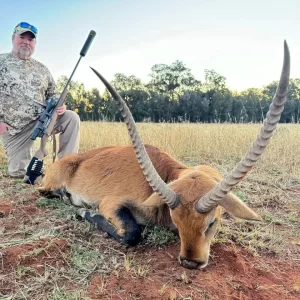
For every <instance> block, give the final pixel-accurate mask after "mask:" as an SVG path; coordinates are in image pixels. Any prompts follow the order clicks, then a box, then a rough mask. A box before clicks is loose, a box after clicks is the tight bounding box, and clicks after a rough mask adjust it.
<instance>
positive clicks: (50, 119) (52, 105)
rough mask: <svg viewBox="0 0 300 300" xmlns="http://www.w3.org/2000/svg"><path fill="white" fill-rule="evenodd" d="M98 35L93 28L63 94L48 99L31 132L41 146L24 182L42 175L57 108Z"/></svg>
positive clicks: (29, 182) (30, 164) (33, 138)
mask: <svg viewBox="0 0 300 300" xmlns="http://www.w3.org/2000/svg"><path fill="white" fill-rule="evenodd" d="M95 35H96V32H95V31H94V30H91V31H90V33H89V35H88V38H87V39H86V41H85V43H84V45H83V47H82V49H81V51H80V58H79V60H78V61H77V64H76V66H75V68H74V70H73V72H72V74H71V76H70V78H69V79H68V81H67V83H66V85H65V87H64V89H63V91H62V93H61V95H60V96H59V98H58V100H55V99H53V98H50V99H48V100H47V105H46V106H45V110H44V111H43V113H42V114H41V116H40V117H39V119H38V120H37V122H36V124H35V126H34V128H33V132H32V134H31V137H30V138H31V139H32V140H35V139H36V138H37V137H40V138H41V145H40V148H39V149H38V150H37V151H36V153H35V154H34V156H33V157H32V159H31V161H30V163H29V165H28V167H27V170H26V175H25V177H24V182H25V183H28V184H34V182H35V180H36V179H37V177H39V176H40V175H42V173H43V168H44V161H43V160H44V158H45V157H46V156H47V155H48V151H47V150H46V144H47V141H48V138H49V136H50V135H51V133H52V131H53V128H54V125H55V122H56V120H57V113H56V108H57V107H60V106H62V105H63V104H64V102H65V98H66V96H67V93H68V90H67V89H68V86H69V85H70V82H71V79H72V77H73V75H74V73H75V71H76V69H77V67H78V65H79V62H80V60H81V58H82V57H84V56H85V55H86V53H87V51H88V49H89V47H90V45H91V43H92V41H93V39H94V37H95Z"/></svg>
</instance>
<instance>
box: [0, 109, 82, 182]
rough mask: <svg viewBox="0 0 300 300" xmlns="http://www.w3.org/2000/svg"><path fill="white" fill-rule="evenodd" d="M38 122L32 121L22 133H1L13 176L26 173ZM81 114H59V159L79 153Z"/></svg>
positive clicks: (57, 122) (57, 126) (55, 131)
mask: <svg viewBox="0 0 300 300" xmlns="http://www.w3.org/2000/svg"><path fill="white" fill-rule="evenodd" d="M35 123H36V122H32V123H31V124H29V125H28V126H27V127H25V128H24V129H23V130H22V131H21V132H20V133H18V134H16V135H10V134H9V133H5V134H3V135H1V137H2V142H3V145H4V149H5V152H6V157H7V163H8V174H9V175H10V176H13V177H22V176H24V175H25V173H26V168H27V165H28V163H29V161H30V160H31V153H30V149H31V147H32V145H33V143H34V141H33V140H31V139H30V137H31V134H32V130H33V127H34V125H35ZM79 129H80V119H79V116H78V115H77V114H76V113H75V112H73V111H70V110H67V111H66V112H65V113H64V114H63V115H61V116H58V118H57V120H56V123H55V126H54V133H55V134H57V133H60V135H59V149H58V153H57V156H58V159H60V158H62V157H64V156H66V155H68V154H71V153H78V149H79Z"/></svg>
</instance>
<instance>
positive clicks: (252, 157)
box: [196, 41, 290, 212]
mask: <svg viewBox="0 0 300 300" xmlns="http://www.w3.org/2000/svg"><path fill="white" fill-rule="evenodd" d="M289 77H290V53H289V48H288V45H287V43H286V41H284V61H283V67H282V72H281V77H280V81H279V84H278V87H277V90H276V93H275V96H274V98H273V101H272V103H271V105H270V108H269V111H268V113H267V117H266V119H265V120H264V124H263V127H262V128H261V131H260V133H259V134H258V136H257V137H256V141H255V142H254V143H253V144H252V146H251V147H250V149H249V150H248V152H247V153H246V155H245V156H244V158H243V159H242V160H241V161H240V162H239V163H238V165H237V166H236V168H235V169H234V170H232V171H231V172H230V173H229V174H228V175H227V176H226V177H225V178H224V179H223V180H222V181H220V182H219V183H218V184H217V186H216V187H215V188H214V189H213V190H211V191H210V192H209V193H207V194H206V195H204V196H203V197H202V198H201V199H200V200H198V201H197V203H196V210H197V211H198V212H207V211H209V210H211V209H212V208H213V207H214V206H217V205H218V201H220V200H222V199H223V198H224V197H225V196H226V194H227V193H228V192H230V190H231V189H232V188H233V187H234V186H235V185H237V184H238V183H239V182H240V181H241V180H242V179H243V177H244V176H245V175H246V174H247V173H248V171H250V170H251V168H252V167H253V166H254V165H255V163H256V162H257V160H258V159H259V158H260V156H261V154H262V153H263V152H264V150H265V148H266V146H267V144H268V143H269V139H270V137H271V136H272V134H273V132H274V130H275V129H276V125H277V123H278V122H279V120H280V116H281V113H282V111H283V109H284V103H285V102H286V95H287V92H288V86H289Z"/></svg>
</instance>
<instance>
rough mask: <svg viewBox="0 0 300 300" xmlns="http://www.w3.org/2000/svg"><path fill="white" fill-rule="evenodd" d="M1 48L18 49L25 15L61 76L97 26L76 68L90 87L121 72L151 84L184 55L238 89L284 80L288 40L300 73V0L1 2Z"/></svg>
mask: <svg viewBox="0 0 300 300" xmlns="http://www.w3.org/2000/svg"><path fill="white" fill-rule="evenodd" d="M0 4H1V5H0V9H1V10H0V14H1V18H0V28H1V29H2V32H1V38H0V49H1V50H0V53H6V52H10V51H11V48H12V45H11V37H12V31H13V28H14V27H15V26H16V25H17V24H18V23H19V22H22V21H25V22H28V23H30V24H33V25H35V26H36V27H37V28H38V30H39V36H38V38H37V45H36V51H35V53H34V55H33V57H34V58H35V59H37V60H39V61H40V62H42V63H44V64H45V65H46V66H47V67H48V68H49V70H50V71H51V73H52V74H53V77H54V78H55V79H57V78H58V77H59V76H61V75H66V76H67V77H69V76H70V75H71V73H72V71H73V69H74V67H75V65H76V63H77V61H78V59H79V58H80V55H79V53H80V50H81V48H82V46H83V44H84V42H85V40H86V38H87V36H88V34H89V32H90V30H94V31H96V33H97V35H96V37H95V39H94V41H93V43H92V45H91V47H90V49H89V51H88V53H87V55H86V56H85V57H83V58H82V59H81V61H80V64H79V66H78V68H77V70H76V72H75V74H74V77H73V80H76V81H79V82H82V83H84V86H85V88H86V89H88V90H89V89H91V88H93V87H95V88H98V89H100V90H101V91H103V90H104V87H103V85H102V83H101V82H100V81H99V79H98V78H97V77H96V75H95V74H94V73H93V72H92V71H91V70H90V68H89V66H91V67H93V68H95V69H96V70H98V71H99V72H100V73H101V74H102V75H103V76H104V77H105V78H106V79H107V80H112V79H113V77H114V75H115V74H116V73H124V74H125V75H127V76H129V75H135V76H137V77H138V78H140V79H141V80H142V81H143V82H144V83H147V82H148V81H149V80H150V77H149V74H150V73H151V67H152V66H153V65H154V64H160V63H163V64H171V63H172V62H174V61H175V60H180V61H182V62H183V63H184V64H185V65H186V67H188V68H190V69H191V71H192V74H193V75H194V76H195V77H196V78H197V79H198V80H201V81H204V70H205V69H209V70H211V69H214V70H215V71H216V72H217V73H219V74H220V75H222V76H224V77H226V79H227V85H228V87H229V88H230V89H231V90H237V91H242V90H245V89H247V88H251V87H256V88H262V87H263V86H264V85H267V84H269V83H271V82H272V81H274V80H278V79H279V77H280V72H281V67H282V60H283V41H284V40H286V41H287V43H288V45H289V48H290V53H291V78H300V18H299V11H300V1H299V0H284V1H282V0H281V1H279V0H259V1H258V0H251V1H243V0H226V1H224V0H183V1H182V0H172V1H171V0H151V1H145V0H144V1H141V0H85V1H83V0H72V1H70V0H64V1H62V0H60V1H57V0H51V1H40V0H36V1H35V0H27V1H20V0H13V1H7V0H0Z"/></svg>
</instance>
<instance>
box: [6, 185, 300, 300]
mask: <svg viewBox="0 0 300 300" xmlns="http://www.w3.org/2000/svg"><path fill="white" fill-rule="evenodd" d="M28 196H29V198H30V199H31V201H29V202H27V203H24V204H22V211H20V210H18V209H15V202H14V201H15V199H9V198H7V197H5V198H0V229H1V227H2V228H3V229H2V230H4V232H5V231H6V230H8V231H9V230H11V229H12V228H14V226H17V225H18V220H20V219H22V220H23V221H24V220H25V221H26V218H27V217H30V216H32V215H38V214H43V212H44V211H45V210H46V208H45V209H44V208H39V207H37V206H36V203H35V201H36V199H37V198H38V196H37V195H36V194H35V195H33V194H31V195H30V190H28ZM11 215H13V216H15V218H10V219H9V220H8V216H11ZM6 219H7V220H6ZM14 222H15V223H14ZM0 238H1V230H0ZM107 241H108V243H109V244H110V246H111V247H113V246H115V245H117V243H116V242H115V241H113V240H111V239H108V240H107ZM0 244H1V241H0ZM141 249H142V250H141ZM0 250H1V248H0ZM68 250H69V245H68V243H67V242H66V241H65V240H63V239H57V238H54V239H42V238H41V239H40V240H38V241H37V242H35V243H30V244H23V245H22V246H17V245H16V246H11V247H7V248H4V249H2V250H1V253H0V254H1V257H0V274H2V275H3V276H6V275H7V276H8V275H9V274H11V273H12V272H16V269H17V268H18V266H30V267H32V268H34V269H35V270H36V271H37V272H38V273H39V274H41V275H43V273H44V266H45V265H46V264H47V265H52V266H61V265H66V262H65V260H64V255H63V254H64V253H66V252H68ZM127 251H128V253H133V254H134V256H135V261H137V262H138V261H140V262H143V264H144V265H145V263H147V265H149V270H147V271H146V272H145V274H142V275H141V274H138V273H139V272H140V273H141V272H142V271H141V270H140V271H139V270H138V265H137V264H135V265H134V266H132V269H129V270H127V271H126V270H125V268H124V267H123V268H122V267H121V268H120V269H119V270H118V271H112V272H111V274H109V275H108V276H106V277H103V276H102V275H97V274H92V275H91V276H90V279H89V281H90V284H89V286H88V290H87V293H86V296H88V297H90V298H92V299H99V300H100V299H149V300H154V299H173V300H174V299H195V300H196V299H206V300H209V299H222V300H227V299H228V300H229V299H230V300H250V299H255V300H267V299H272V300H289V299H300V265H299V264H297V263H295V262H292V261H284V258H280V257H276V258H275V257H268V256H253V255H252V254H251V253H250V252H248V251H247V249H245V248H242V247H239V246H235V245H233V244H224V243H220V244H215V245H213V246H212V251H211V258H210V263H209V265H208V267H206V268H205V269H204V270H188V269H185V268H183V267H181V266H180V265H179V264H178V261H177V255H178V251H179V245H178V244H176V245H174V244H173V245H170V246H167V247H163V248H154V247H149V246H144V247H141V248H130V249H128V250H127ZM28 253H30V255H28ZM33 253H34V254H33ZM1 260H2V261H1ZM0 278H1V276H0ZM4 283H5V286H4ZM1 285H2V286H1ZM1 290H5V292H6V293H8V292H9V291H10V286H9V283H8V282H5V281H3V280H2V281H1V280H0V298H1ZM11 290H13V287H11Z"/></svg>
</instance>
